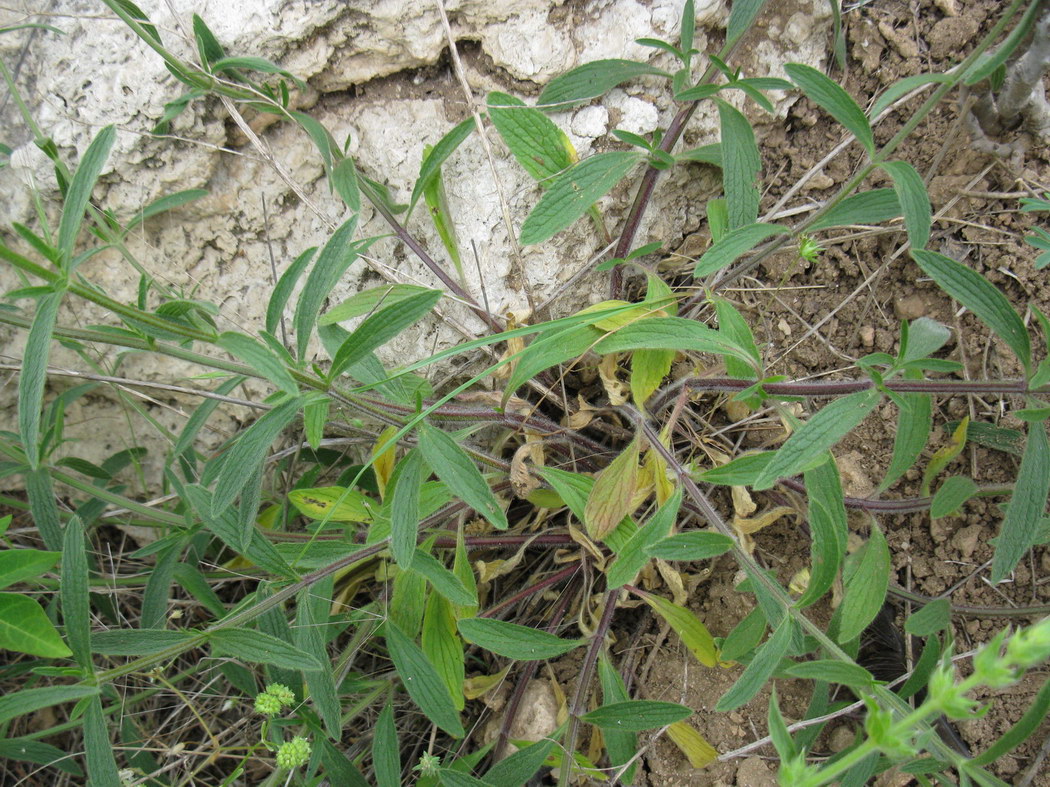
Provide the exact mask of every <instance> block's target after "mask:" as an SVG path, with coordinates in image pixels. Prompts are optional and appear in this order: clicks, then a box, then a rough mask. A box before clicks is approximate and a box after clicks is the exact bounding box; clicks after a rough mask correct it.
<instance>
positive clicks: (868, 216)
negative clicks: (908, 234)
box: [809, 189, 901, 232]
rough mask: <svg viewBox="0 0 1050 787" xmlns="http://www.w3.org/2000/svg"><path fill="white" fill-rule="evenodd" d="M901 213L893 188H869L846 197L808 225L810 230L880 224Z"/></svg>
mask: <svg viewBox="0 0 1050 787" xmlns="http://www.w3.org/2000/svg"><path fill="white" fill-rule="evenodd" d="M900 215H901V203H900V200H899V199H897V193H896V192H895V191H894V190H893V189H871V190H870V191H862V192H861V193H860V194H854V195H852V196H849V197H846V199H844V200H842V202H840V203H838V204H837V205H835V206H834V207H832V208H831V209H830V210H828V212H827V213H825V214H824V215H823V216H821V217H820V218H819V219H817V220H816V221H815V222H813V224H812V225H811V226H810V228H809V231H810V232H816V231H817V230H823V229H827V228H828V227H845V226H848V225H851V224H881V223H882V222H884V221H889V220H890V219H895V218H897V217H898V216H900Z"/></svg>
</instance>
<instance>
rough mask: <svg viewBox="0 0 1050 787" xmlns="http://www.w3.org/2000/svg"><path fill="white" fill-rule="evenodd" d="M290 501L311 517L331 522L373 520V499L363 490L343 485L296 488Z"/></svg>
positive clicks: (300, 511)
mask: <svg viewBox="0 0 1050 787" xmlns="http://www.w3.org/2000/svg"><path fill="white" fill-rule="evenodd" d="M288 501H289V502H290V503H291V504H292V505H293V506H295V507H296V508H297V509H299V513H300V514H302V515H303V516H307V517H310V519H327V520H328V521H329V522H371V521H372V506H373V501H372V500H371V499H370V498H368V497H367V496H366V495H363V494H362V493H361V492H357V491H355V490H353V489H347V488H345V487H342V486H319V487H315V488H313V489H295V490H293V491H291V492H289V493H288Z"/></svg>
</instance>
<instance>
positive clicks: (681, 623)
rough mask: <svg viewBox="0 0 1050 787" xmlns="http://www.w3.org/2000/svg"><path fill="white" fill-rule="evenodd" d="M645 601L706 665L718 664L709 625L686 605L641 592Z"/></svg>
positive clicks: (716, 649) (698, 659)
mask: <svg viewBox="0 0 1050 787" xmlns="http://www.w3.org/2000/svg"><path fill="white" fill-rule="evenodd" d="M641 595H642V598H643V599H644V600H645V602H646V603H647V604H648V605H649V606H650V607H652V608H653V610H654V611H655V612H656V613H657V614H658V615H659V616H660V617H662V618H663V619H664V620H665V621H666V622H667V624H668V625H669V626H670V627H671V628H672V629H674V632H675V634H677V635H678V637H679V639H681V640H682V644H683V645H685V646H686V647H687V648H689V652H690V653H692V654H693V655H694V656H696V660H697V661H699V662H700V663H701V664H703V665H704V666H705V667H714V666H715V665H716V664H718V648H717V647H716V646H715V640H714V638H713V637H712V636H711V632H710V631H708V630H707V626H705V625H704V624H703V623H701V622H700V619H699V618H698V617H697V616H696V615H694V614H693V613H692V612H690V611H689V610H688V609H686V608H685V607H680V606H678V605H676V604H673V603H671V602H670V601H668V600H667V599H665V598H661V597H660V596H654V595H652V594H651V593H643V594H641Z"/></svg>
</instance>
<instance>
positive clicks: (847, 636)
mask: <svg viewBox="0 0 1050 787" xmlns="http://www.w3.org/2000/svg"><path fill="white" fill-rule="evenodd" d="M856 558H857V560H858V562H857V567H856V568H855V569H854V571H853V573H852V574H850V575H849V576H847V577H846V581H845V595H844V596H843V599H842V603H841V604H840V605H839V608H838V609H837V610H836V611H835V617H836V619H837V620H838V622H839V627H838V637H837V639H838V641H839V642H850V641H851V640H853V639H856V638H857V637H859V636H860V635H861V633H862V632H863V631H864V629H866V628H867V627H868V624H870V623H871V621H873V620H874V619H875V616H876V615H878V614H879V610H880V609H882V605H883V604H884V603H885V601H886V589H887V587H888V586H889V582H890V571H891V569H892V562H891V560H890V550H889V547H888V546H887V545H886V537H885V536H884V535H883V534H882V531H881V530H879V527H878V525H876V524H875V523H874V522H872V523H871V534H870V535H869V537H868V541H867V543H866V544H864V546H863V547H861V548H860V551H859V552H858V553H857V555H856Z"/></svg>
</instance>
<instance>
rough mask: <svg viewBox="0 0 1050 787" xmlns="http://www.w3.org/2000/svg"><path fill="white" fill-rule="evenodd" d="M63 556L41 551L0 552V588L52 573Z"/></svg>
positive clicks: (17, 550)
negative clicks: (48, 572)
mask: <svg viewBox="0 0 1050 787" xmlns="http://www.w3.org/2000/svg"><path fill="white" fill-rule="evenodd" d="M61 556H62V553H61V552H42V551H41V550H39V549H5V550H4V551H3V552H0V588H6V587H8V586H10V585H13V584H15V583H16V582H23V581H24V580H27V579H34V578H36V577H39V576H40V575H41V574H43V573H44V572H46V571H50V570H51V569H52V568H53V567H54V565H55V564H56V563H57V562H58V559H59V558H60V557H61Z"/></svg>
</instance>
